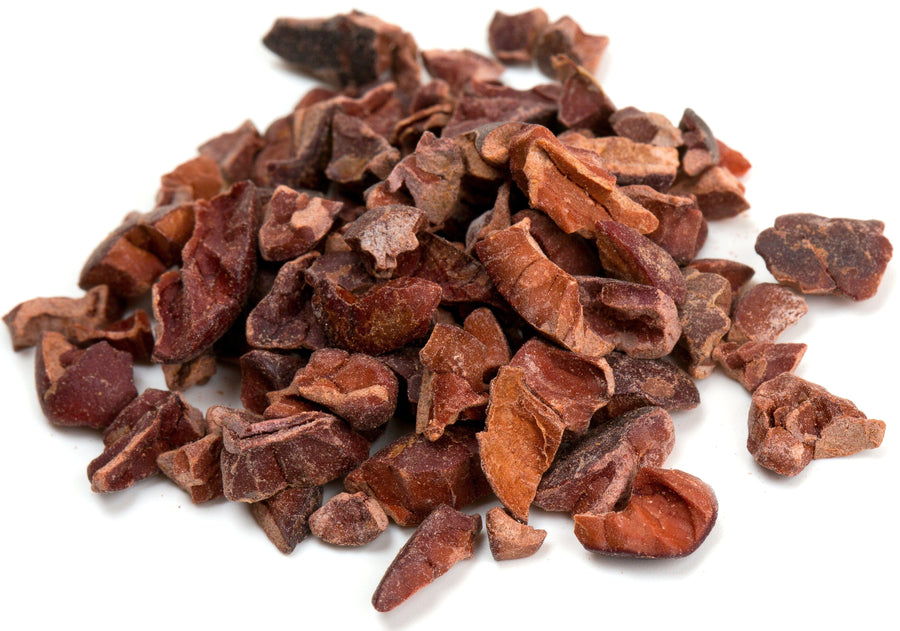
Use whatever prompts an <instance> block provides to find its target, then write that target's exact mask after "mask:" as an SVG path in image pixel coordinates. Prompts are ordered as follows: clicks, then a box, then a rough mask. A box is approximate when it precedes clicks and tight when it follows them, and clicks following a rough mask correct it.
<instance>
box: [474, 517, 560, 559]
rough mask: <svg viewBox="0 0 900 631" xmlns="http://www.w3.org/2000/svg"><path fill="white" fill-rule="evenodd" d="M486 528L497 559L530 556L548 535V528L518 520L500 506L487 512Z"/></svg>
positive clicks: (493, 554) (489, 542) (492, 550)
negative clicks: (542, 528) (534, 526)
mask: <svg viewBox="0 0 900 631" xmlns="http://www.w3.org/2000/svg"><path fill="white" fill-rule="evenodd" d="M485 530H486V531H487V536H488V545H489V546H490V548H491V556H493V557H494V560H495V561H512V560H514V559H524V558H526V557H530V556H531V555H532V554H534V553H535V552H537V551H538V550H539V549H540V547H541V545H543V543H544V539H545V538H546V537H547V531H546V530H540V529H537V528H532V527H531V526H529V525H528V524H523V523H520V522H518V521H516V520H515V519H513V518H512V517H510V515H509V513H507V512H506V511H505V510H503V509H502V508H500V507H499V506H498V507H496V508H492V509H491V510H489V511H488V512H487V515H486V516H485Z"/></svg>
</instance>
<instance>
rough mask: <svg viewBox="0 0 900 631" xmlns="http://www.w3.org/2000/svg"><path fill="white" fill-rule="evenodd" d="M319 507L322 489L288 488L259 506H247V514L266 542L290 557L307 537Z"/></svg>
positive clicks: (306, 487) (313, 487)
mask: <svg viewBox="0 0 900 631" xmlns="http://www.w3.org/2000/svg"><path fill="white" fill-rule="evenodd" d="M321 505H322V487H321V486H301V487H290V486H289V487H287V488H286V489H283V490H281V491H278V493H276V494H275V495H273V496H272V497H270V498H268V499H264V500H263V501H261V502H256V503H254V504H250V514H251V515H253V519H255V520H256V523H257V524H259V527H260V528H262V529H263V532H265V533H266V536H267V537H268V538H269V541H271V542H272V543H274V544H275V547H276V548H278V550H279V551H281V552H282V553H284V554H290V553H291V552H293V551H294V548H296V547H297V544H298V543H300V542H301V541H303V540H304V539H306V536H307V535H308V534H309V517H310V515H312V514H313V512H315V511H316V509H318V508H319V507H320V506H321Z"/></svg>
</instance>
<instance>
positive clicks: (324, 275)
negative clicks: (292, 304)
mask: <svg viewBox="0 0 900 631" xmlns="http://www.w3.org/2000/svg"><path fill="white" fill-rule="evenodd" d="M332 234H334V233H332ZM309 260H310V264H309V267H308V268H307V269H306V272H305V276H306V282H307V283H308V284H309V285H311V286H313V285H316V284H317V283H323V282H329V283H333V284H335V285H340V286H341V287H343V288H344V289H346V290H347V291H349V292H350V293H352V294H354V295H357V296H359V295H362V294H365V293H366V292H367V291H369V290H370V289H372V288H373V287H375V284H376V282H377V281H376V279H375V278H373V277H372V275H371V274H369V272H368V271H366V266H365V263H364V262H363V259H362V256H360V255H359V254H358V253H357V252H354V251H352V250H350V249H349V247H348V248H347V249H346V250H339V251H333V252H327V253H325V254H323V255H322V256H320V257H318V258H310V259H309Z"/></svg>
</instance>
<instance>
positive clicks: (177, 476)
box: [156, 425, 222, 504]
mask: <svg viewBox="0 0 900 631" xmlns="http://www.w3.org/2000/svg"><path fill="white" fill-rule="evenodd" d="M221 453H222V428H220V427H218V426H216V425H210V427H209V433H207V434H206V436H203V437H202V438H199V439H198V440H195V441H193V442H190V443H186V444H184V445H181V446H180V447H177V448H175V449H172V450H171V451H164V452H163V453H161V454H159V456H157V457H156V464H157V466H158V467H159V470H160V471H162V473H163V475H165V476H166V477H167V478H169V479H170V480H172V481H173V482H174V483H175V484H176V485H178V488H180V489H181V490H182V491H184V492H186V493H188V494H189V495H190V496H191V502H193V503H194V504H203V503H204V502H209V501H211V500H214V499H216V498H217V497H222V466H221V464H220V456H221Z"/></svg>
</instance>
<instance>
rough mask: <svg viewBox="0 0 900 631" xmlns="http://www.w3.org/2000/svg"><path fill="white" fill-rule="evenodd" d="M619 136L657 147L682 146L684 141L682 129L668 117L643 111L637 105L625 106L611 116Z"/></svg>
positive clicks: (612, 125)
mask: <svg viewBox="0 0 900 631" xmlns="http://www.w3.org/2000/svg"><path fill="white" fill-rule="evenodd" d="M609 124H610V126H611V127H612V130H613V132H614V133H615V134H616V135H617V136H622V137H623V138H629V139H631V140H633V141H635V142H644V143H647V144H648V145H656V146H657V147H680V146H681V145H682V144H683V143H684V139H683V138H682V135H681V130H680V129H678V127H676V126H675V125H673V124H672V121H670V120H669V119H668V118H666V117H665V116H663V115H662V114H657V113H655V112H642V111H641V110H639V109H637V108H636V107H631V106H629V107H623V108H622V109H620V110H616V111H615V112H613V114H612V115H611V116H610V117H609Z"/></svg>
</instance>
